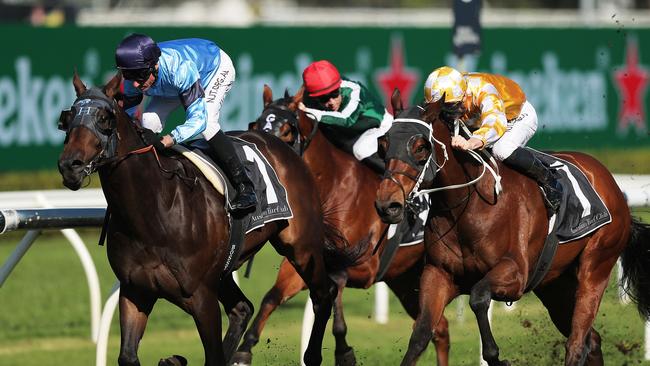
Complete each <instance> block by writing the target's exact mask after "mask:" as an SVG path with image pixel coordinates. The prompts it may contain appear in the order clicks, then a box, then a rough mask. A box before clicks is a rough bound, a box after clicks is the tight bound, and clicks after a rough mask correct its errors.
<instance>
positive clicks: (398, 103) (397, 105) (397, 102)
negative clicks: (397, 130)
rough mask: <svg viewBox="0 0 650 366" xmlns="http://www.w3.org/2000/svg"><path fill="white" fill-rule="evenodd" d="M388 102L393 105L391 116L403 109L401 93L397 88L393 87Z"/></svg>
mask: <svg viewBox="0 0 650 366" xmlns="http://www.w3.org/2000/svg"><path fill="white" fill-rule="evenodd" d="M390 104H391V106H392V107H393V116H397V115H398V114H399V113H400V112H401V111H402V110H404V106H403V105H402V95H401V94H400V92H399V89H397V88H395V89H394V90H393V95H391V97H390Z"/></svg>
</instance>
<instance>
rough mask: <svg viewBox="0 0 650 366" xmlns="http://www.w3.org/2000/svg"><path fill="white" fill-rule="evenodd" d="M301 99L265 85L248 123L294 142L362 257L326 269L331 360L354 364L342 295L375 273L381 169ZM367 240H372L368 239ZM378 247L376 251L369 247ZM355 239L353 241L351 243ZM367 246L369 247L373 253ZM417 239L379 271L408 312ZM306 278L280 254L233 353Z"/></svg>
mask: <svg viewBox="0 0 650 366" xmlns="http://www.w3.org/2000/svg"><path fill="white" fill-rule="evenodd" d="M301 100H302V93H301V91H299V92H298V94H297V95H296V96H294V97H291V96H290V95H289V94H288V92H285V95H284V97H283V98H280V99H278V100H275V101H274V100H273V92H272V91H271V88H269V87H268V86H266V85H265V86H264V93H263V102H264V111H263V112H262V116H261V117H260V118H258V120H257V121H256V122H253V123H252V124H251V126H250V128H253V129H257V130H260V131H261V130H266V131H268V132H270V133H273V134H274V135H276V136H278V137H280V139H281V140H283V141H285V142H286V143H287V144H289V145H291V146H293V147H294V150H296V151H297V152H298V153H299V154H300V155H301V156H302V159H303V161H304V162H305V164H306V165H307V167H308V168H309V170H310V171H311V173H312V174H313V176H314V177H315V184H316V188H317V190H318V192H319V194H320V197H321V200H322V201H323V207H324V214H325V220H326V221H327V222H329V223H331V225H334V226H336V227H337V229H338V230H339V231H340V232H341V234H342V235H343V236H344V237H345V239H346V240H345V242H346V243H350V245H351V246H352V247H351V248H349V249H347V250H352V251H354V250H362V251H363V252H364V253H365V255H363V256H361V257H363V258H365V260H364V261H362V262H360V263H357V264H356V265H354V266H351V267H347V268H346V270H345V271H339V272H337V273H332V274H331V277H332V278H333V279H334V281H335V282H336V284H337V287H338V295H337V298H336V301H335V303H334V320H333V325H332V333H333V334H334V337H335V339H336V343H335V344H336V346H335V352H334V354H335V362H336V365H354V364H355V362H356V361H355V356H354V350H353V348H352V347H350V346H349V345H348V343H347V341H346V339H345V336H346V333H347V326H346V324H345V319H344V316H343V303H342V295H343V289H344V287H346V286H347V287H352V288H364V289H367V288H369V287H370V286H372V285H373V284H374V283H375V282H376V281H377V280H378V278H377V275H378V271H379V268H380V266H379V256H380V255H381V253H382V252H383V251H384V249H385V244H386V242H387V239H386V235H385V232H386V230H387V225H386V224H384V223H382V222H381V220H380V218H379V216H378V215H377V212H376V211H375V208H374V200H375V195H376V191H377V188H378V187H379V183H380V181H381V179H380V176H379V175H378V174H377V173H375V172H374V171H373V170H372V169H370V168H369V167H367V166H366V165H364V164H362V163H361V162H359V161H358V160H357V159H355V158H354V157H353V156H352V155H351V154H348V153H345V152H344V151H343V150H340V149H339V148H337V147H335V146H334V145H333V144H332V143H331V142H330V141H329V140H328V139H327V138H326V137H325V135H324V134H323V133H322V132H321V131H320V130H319V128H318V124H317V123H316V122H315V121H314V120H312V119H310V118H308V117H307V116H306V115H305V114H304V113H302V112H300V113H299V115H298V116H297V115H296V112H297V105H298V103H299V102H300V101H301ZM367 243H370V244H372V245H370V246H368V245H367ZM377 246H378V247H379V248H377V249H378V250H377V251H376V252H375V248H376V247H377ZM354 247H356V248H354ZM373 254H374V255H373ZM423 255H424V246H423V245H422V243H421V242H420V243H417V244H415V245H410V246H403V247H400V248H399V249H398V250H397V251H396V253H395V255H394V257H393V259H392V261H391V262H390V265H389V267H388V269H387V270H386V273H385V275H384V276H383V278H382V279H381V280H383V281H385V282H386V284H387V285H388V286H389V287H390V289H391V290H392V291H393V292H394V293H395V294H396V295H397V297H398V299H399V300H400V302H401V304H402V306H403V307H404V309H405V310H406V312H407V313H408V314H409V315H410V316H411V317H412V318H413V319H415V316H416V315H417V313H418V295H417V294H418V284H419V280H418V279H419V276H420V273H421V271H422V263H423V262H422V260H423ZM303 289H305V284H304V282H303V281H302V279H301V278H300V276H299V275H298V274H297V273H296V271H295V270H294V269H293V268H292V267H291V265H290V264H289V263H288V262H287V261H286V260H284V261H283V262H282V264H281V266H280V270H279V272H278V276H277V280H276V282H275V284H274V286H273V287H272V288H271V289H270V290H269V291H268V292H267V293H266V295H265V296H264V298H263V300H262V304H261V305H260V307H259V309H260V310H259V311H258V313H257V315H256V316H255V319H254V321H253V323H252V324H251V327H250V328H249V329H248V331H247V332H246V335H245V336H244V341H243V343H242V345H241V346H240V347H239V349H238V353H237V354H238V355H239V357H236V359H238V360H242V363H248V362H250V360H251V358H252V355H251V350H252V348H253V346H254V345H255V344H257V343H258V341H259V338H260V335H261V332H262V329H263V327H264V325H265V324H266V321H267V320H268V318H269V316H270V315H271V313H272V312H273V311H274V310H275V309H276V308H277V307H278V306H280V305H281V304H283V303H285V302H286V301H288V300H289V299H291V298H292V297H293V296H295V295H296V294H297V293H299V292H300V291H301V290H303ZM433 341H434V344H435V345H436V352H437V354H436V355H437V360H438V365H441V366H444V365H447V364H448V353H449V333H448V330H447V321H446V319H445V318H444V317H443V318H442V319H441V322H440V323H439V325H438V327H437V328H436V331H435V336H434V337H433Z"/></svg>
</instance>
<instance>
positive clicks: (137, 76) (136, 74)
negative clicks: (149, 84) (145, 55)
mask: <svg viewBox="0 0 650 366" xmlns="http://www.w3.org/2000/svg"><path fill="white" fill-rule="evenodd" d="M154 71H155V68H154V67H148V68H145V69H122V76H123V77H124V79H126V80H131V81H135V82H138V83H144V82H145V81H147V80H148V79H149V76H150V75H151V74H153V73H154Z"/></svg>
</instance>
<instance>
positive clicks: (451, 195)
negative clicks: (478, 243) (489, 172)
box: [433, 123, 483, 205]
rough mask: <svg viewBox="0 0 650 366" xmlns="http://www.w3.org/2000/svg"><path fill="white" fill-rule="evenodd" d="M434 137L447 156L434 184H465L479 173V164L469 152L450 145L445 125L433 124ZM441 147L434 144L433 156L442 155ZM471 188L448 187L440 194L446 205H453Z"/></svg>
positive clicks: (442, 185)
mask: <svg viewBox="0 0 650 366" xmlns="http://www.w3.org/2000/svg"><path fill="white" fill-rule="evenodd" d="M434 137H435V138H436V139H437V140H438V141H441V142H442V143H443V144H444V145H445V149H446V151H447V156H448V157H449V160H447V161H446V162H444V167H443V168H442V169H441V170H440V171H439V172H438V174H436V179H435V182H434V185H435V186H437V187H448V186H453V185H458V184H465V183H467V182H469V181H471V180H472V179H474V178H476V177H478V176H479V174H480V173H481V165H479V164H477V161H476V160H474V159H473V158H472V157H471V156H470V154H469V152H464V151H459V150H455V149H454V148H453V147H452V146H451V135H450V132H449V130H448V129H447V127H446V126H444V125H443V124H441V123H440V124H438V126H435V128H434ZM441 149H442V147H441V146H440V145H439V144H436V152H437V153H436V154H435V156H438V157H440V159H442V156H444V155H443V152H442V151H441ZM441 161H442V160H440V161H438V164H441ZM433 168H435V167H433ZM482 181H483V179H482V180H481V181H479V182H478V183H477V184H481V182H482ZM471 189H473V187H471V186H469V187H467V188H464V187H463V188H457V189H449V190H444V191H442V193H441V194H442V195H443V197H445V198H446V200H447V202H446V203H447V204H448V205H453V204H454V203H455V202H459V201H460V200H462V199H464V198H465V197H467V195H468V192H469V190H471Z"/></svg>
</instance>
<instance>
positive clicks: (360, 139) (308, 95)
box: [300, 60, 393, 174]
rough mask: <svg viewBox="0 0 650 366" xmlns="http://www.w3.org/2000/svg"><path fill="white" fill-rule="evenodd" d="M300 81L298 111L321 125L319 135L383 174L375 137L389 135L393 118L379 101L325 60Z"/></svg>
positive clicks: (309, 70) (315, 63)
mask: <svg viewBox="0 0 650 366" xmlns="http://www.w3.org/2000/svg"><path fill="white" fill-rule="evenodd" d="M302 80H303V86H304V95H303V103H304V104H301V105H300V109H302V110H304V111H305V112H307V113H308V114H310V115H311V116H312V117H313V118H315V119H316V120H318V121H319V122H321V123H322V125H321V126H323V128H322V131H323V132H324V133H325V135H326V136H327V137H328V139H329V140H330V141H332V143H333V144H334V145H336V146H337V147H339V148H341V149H342V150H344V151H346V152H348V153H351V154H353V155H354V156H355V157H356V158H357V159H358V160H361V161H363V162H364V163H366V164H367V165H368V166H370V167H371V168H373V170H376V171H377V172H379V173H380V174H381V173H383V171H384V166H385V165H384V161H383V160H382V159H381V158H379V157H378V156H377V137H379V136H382V135H383V134H384V133H386V131H388V129H389V128H390V125H391V123H392V121H393V116H392V115H391V114H390V113H388V111H387V110H386V109H385V108H384V106H383V104H382V103H381V102H380V100H379V98H377V97H376V96H375V95H374V94H373V93H371V92H370V91H369V90H368V89H367V88H366V87H365V86H364V85H363V84H361V83H360V82H356V81H351V80H347V79H346V78H344V77H341V74H340V73H339V71H338V70H337V69H336V67H335V66H334V65H332V63H331V62H329V61H326V60H321V61H316V62H313V63H311V64H310V65H309V66H307V68H305V70H304V71H303V73H302Z"/></svg>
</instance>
